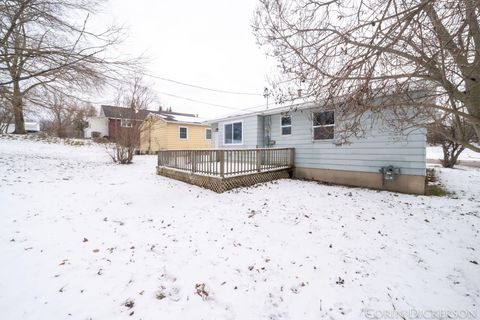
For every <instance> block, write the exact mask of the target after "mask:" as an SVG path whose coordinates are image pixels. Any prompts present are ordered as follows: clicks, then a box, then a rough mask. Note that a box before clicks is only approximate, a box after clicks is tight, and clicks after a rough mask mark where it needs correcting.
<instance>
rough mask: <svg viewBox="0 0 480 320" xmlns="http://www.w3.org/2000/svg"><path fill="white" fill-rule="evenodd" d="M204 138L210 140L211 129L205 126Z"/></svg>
mask: <svg viewBox="0 0 480 320" xmlns="http://www.w3.org/2000/svg"><path fill="white" fill-rule="evenodd" d="M205 139H207V140H211V139H212V129H210V128H205Z"/></svg>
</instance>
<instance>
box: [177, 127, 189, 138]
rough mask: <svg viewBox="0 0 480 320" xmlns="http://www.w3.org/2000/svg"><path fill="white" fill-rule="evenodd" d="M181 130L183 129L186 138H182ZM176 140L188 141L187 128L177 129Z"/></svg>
mask: <svg viewBox="0 0 480 320" xmlns="http://www.w3.org/2000/svg"><path fill="white" fill-rule="evenodd" d="M182 129H185V133H186V137H185V138H182ZM178 138H179V139H180V140H188V127H183V126H180V127H178Z"/></svg>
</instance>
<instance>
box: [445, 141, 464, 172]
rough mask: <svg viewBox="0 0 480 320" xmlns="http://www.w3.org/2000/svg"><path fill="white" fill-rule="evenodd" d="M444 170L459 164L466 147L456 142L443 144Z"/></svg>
mask: <svg viewBox="0 0 480 320" xmlns="http://www.w3.org/2000/svg"><path fill="white" fill-rule="evenodd" d="M442 149H443V159H442V165H443V167H444V168H453V167H454V166H455V165H456V164H457V160H458V157H459V156H460V154H461V153H462V152H463V150H465V147H464V146H462V145H460V144H457V143H455V142H451V141H447V142H445V143H442Z"/></svg>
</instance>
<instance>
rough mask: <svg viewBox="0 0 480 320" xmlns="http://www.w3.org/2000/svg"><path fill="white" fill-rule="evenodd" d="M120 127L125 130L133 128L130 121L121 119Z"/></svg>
mask: <svg viewBox="0 0 480 320" xmlns="http://www.w3.org/2000/svg"><path fill="white" fill-rule="evenodd" d="M120 125H121V126H122V127H125V128H132V127H133V123H132V120H128V119H122V120H121V123H120Z"/></svg>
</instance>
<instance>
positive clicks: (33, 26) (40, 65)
mask: <svg viewBox="0 0 480 320" xmlns="http://www.w3.org/2000/svg"><path fill="white" fill-rule="evenodd" d="M102 2H103V0H16V1H8V0H4V1H2V2H1V4H0V7H1V9H2V10H1V11H0V21H1V25H0V27H1V29H0V85H1V86H2V88H4V91H5V94H4V95H5V96H6V97H7V98H8V99H9V100H10V101H11V105H12V108H13V110H12V111H13V114H14V118H15V132H16V133H25V126H24V118H23V117H24V107H25V105H26V104H27V103H29V104H37V102H38V101H39V100H41V99H42V97H43V96H44V93H45V91H46V90H48V91H51V90H53V87H54V90H61V91H69V92H72V91H73V90H74V89H82V90H83V91H85V90H89V89H99V88H101V87H102V86H103V85H104V84H105V83H106V81H107V80H109V79H112V78H115V77H116V76H118V73H119V72H120V69H119V68H124V67H127V66H129V65H130V64H131V63H135V62H136V61H133V60H130V61H128V60H122V59H120V58H119V57H112V56H111V54H110V51H111V49H112V48H114V47H115V46H116V45H118V44H119V43H121V41H122V38H121V36H122V29H121V28H118V27H115V26H111V27H107V28H106V30H103V31H102V32H98V33H95V32H92V31H90V30H88V28H87V26H88V22H89V18H90V15H91V14H93V13H95V11H96V10H98V8H99V5H100V4H101V3H102ZM82 16H83V20H82V21H80V20H78V17H82Z"/></svg>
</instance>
